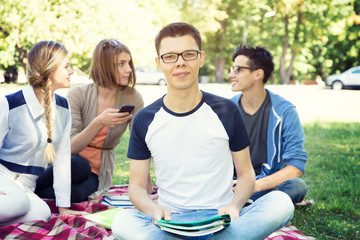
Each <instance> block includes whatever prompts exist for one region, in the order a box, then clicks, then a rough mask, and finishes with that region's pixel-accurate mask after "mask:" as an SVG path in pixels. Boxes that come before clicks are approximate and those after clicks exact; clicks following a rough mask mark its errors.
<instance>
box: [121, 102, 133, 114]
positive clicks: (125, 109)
mask: <svg viewBox="0 0 360 240" xmlns="http://www.w3.org/2000/svg"><path fill="white" fill-rule="evenodd" d="M134 109H135V105H126V104H125V105H122V106H121V108H120V109H119V113H121V112H128V113H129V114H131V113H132V112H133V111H134Z"/></svg>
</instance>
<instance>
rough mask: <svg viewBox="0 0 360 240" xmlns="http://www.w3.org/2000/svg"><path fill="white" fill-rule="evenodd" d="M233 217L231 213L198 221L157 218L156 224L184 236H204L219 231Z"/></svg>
mask: <svg viewBox="0 0 360 240" xmlns="http://www.w3.org/2000/svg"><path fill="white" fill-rule="evenodd" d="M230 222H231V218H230V215H229V214H224V215H221V216H216V217H213V218H209V219H206V220H203V221H197V222H184V223H180V222H173V221H165V220H157V221H155V224H156V225H158V226H159V227H160V228H161V229H162V230H164V231H167V232H171V233H175V234H178V235H182V236H203V235H208V234H211V233H215V232H218V231H220V230H222V229H224V228H225V226H226V225H228V224H230Z"/></svg>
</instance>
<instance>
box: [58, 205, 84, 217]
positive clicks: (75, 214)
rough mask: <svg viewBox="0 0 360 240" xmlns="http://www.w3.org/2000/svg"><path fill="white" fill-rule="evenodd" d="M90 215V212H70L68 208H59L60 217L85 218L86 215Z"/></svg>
mask: <svg viewBox="0 0 360 240" xmlns="http://www.w3.org/2000/svg"><path fill="white" fill-rule="evenodd" d="M88 214H89V213H88V212H83V211H74V210H70V209H68V208H64V207H59V216H62V215H74V216H84V215H88Z"/></svg>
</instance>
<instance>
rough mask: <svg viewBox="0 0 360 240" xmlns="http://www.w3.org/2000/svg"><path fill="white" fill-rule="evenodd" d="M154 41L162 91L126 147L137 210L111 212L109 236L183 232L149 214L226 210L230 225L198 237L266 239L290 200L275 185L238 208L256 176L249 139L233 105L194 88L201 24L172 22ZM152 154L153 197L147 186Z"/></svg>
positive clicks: (200, 214) (183, 216) (193, 217)
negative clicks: (263, 197) (170, 228)
mask: <svg viewBox="0 0 360 240" xmlns="http://www.w3.org/2000/svg"><path fill="white" fill-rule="evenodd" d="M155 45H156V51H157V54H158V57H156V64H157V66H158V68H159V70H160V71H162V72H163V73H164V75H165V77H166V80H167V83H168V84H167V94H166V95H165V96H163V97H162V98H160V99H159V100H157V101H156V102H154V103H153V104H151V105H149V106H147V107H145V108H144V109H143V110H141V111H139V113H138V114H137V115H136V116H135V118H134V124H133V128H132V132H131V137H130V143H129V150H128V157H129V158H130V185H129V196H130V200H131V201H132V202H133V204H134V205H135V207H136V208H137V209H138V210H134V209H125V210H123V211H121V212H120V213H119V214H118V215H117V216H116V217H115V219H114V221H113V224H112V232H113V234H114V236H115V237H116V238H118V239H157V240H158V239H184V238H183V237H181V236H179V235H175V234H172V233H168V232H165V231H163V230H161V229H160V228H159V227H157V226H156V225H154V224H153V221H154V220H160V219H165V220H172V221H176V222H193V221H199V220H204V219H207V218H211V217H214V216H217V215H221V214H230V216H231V220H232V223H231V224H230V226H229V227H227V228H225V229H224V230H222V231H220V232H217V233H216V234H215V235H214V236H211V235H207V236H203V237H201V238H200V239H206V238H208V237H210V236H211V237H212V239H264V238H265V237H267V236H268V235H269V234H271V233H272V232H273V231H275V230H277V229H278V228H280V227H282V226H283V225H285V224H286V223H287V222H288V221H290V219H291V218H292V215H293V210H294V207H293V205H292V204H291V201H290V198H289V197H288V196H287V195H286V194H284V193H282V192H280V191H278V192H273V193H272V194H269V195H268V196H267V198H268V199H269V201H265V204H262V203H261V202H259V203H257V204H254V205H252V206H250V207H248V208H243V206H244V204H245V203H246V201H247V200H248V198H249V197H250V195H251V194H252V192H253V186H254V181H255V176H254V171H253V169H252V166H251V161H250V156H249V150H248V146H249V144H250V141H249V139H248V136H247V133H246V130H245V125H244V123H243V119H242V117H241V114H240V111H239V109H238V107H237V106H236V104H234V103H233V102H231V101H230V100H228V99H225V98H221V97H218V96H215V95H212V94H209V93H207V92H203V91H200V90H199V85H198V74H199V69H200V68H201V67H202V66H203V65H204V61H205V53H204V52H203V51H202V50H201V37H200V34H199V32H198V30H197V29H196V28H194V27H193V26H192V25H189V24H186V23H172V24H169V25H167V26H166V27H164V28H163V29H162V30H161V31H160V32H159V34H158V35H157V37H156V39H155ZM229 112H232V113H233V114H231V115H230V114H228V113H229ZM151 159H152V161H153V165H154V172H155V175H156V179H157V182H156V183H157V186H158V195H159V198H158V201H157V202H155V201H153V200H152V199H151V198H150V197H149V196H148V194H147V192H146V186H147V178H146V176H148V174H149V169H150V161H151ZM233 164H234V165H235V167H236V170H237V171H238V173H239V178H238V181H239V184H238V186H237V188H236V191H235V193H233V192H232V191H231V186H232V177H233ZM271 199H279V202H274V201H271ZM269 220H270V221H269Z"/></svg>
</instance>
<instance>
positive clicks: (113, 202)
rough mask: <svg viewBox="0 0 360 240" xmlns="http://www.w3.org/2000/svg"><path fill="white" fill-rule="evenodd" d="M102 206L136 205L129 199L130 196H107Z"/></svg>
mask: <svg viewBox="0 0 360 240" xmlns="http://www.w3.org/2000/svg"><path fill="white" fill-rule="evenodd" d="M101 203H102V204H106V205H109V206H114V207H133V206H134V205H133V204H132V202H131V201H130V199H129V196H124V195H121V196H119V195H107V196H104V198H103V201H102V202H101Z"/></svg>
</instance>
